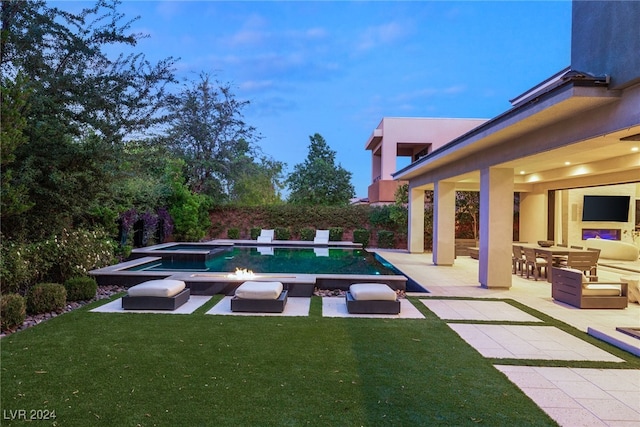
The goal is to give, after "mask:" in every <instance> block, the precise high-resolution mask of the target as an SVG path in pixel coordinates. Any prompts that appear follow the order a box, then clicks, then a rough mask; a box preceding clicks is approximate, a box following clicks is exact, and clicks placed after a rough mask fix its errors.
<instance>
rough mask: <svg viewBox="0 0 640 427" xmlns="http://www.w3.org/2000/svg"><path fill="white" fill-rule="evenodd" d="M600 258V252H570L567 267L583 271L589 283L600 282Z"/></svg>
mask: <svg viewBox="0 0 640 427" xmlns="http://www.w3.org/2000/svg"><path fill="white" fill-rule="evenodd" d="M599 258H600V252H598V251H584V252H569V256H568V257H567V267H568V268H573V269H575V270H580V271H582V273H583V274H584V275H585V276H587V278H588V279H589V281H592V282H594V281H597V280H598V276H597V272H598V259H599Z"/></svg>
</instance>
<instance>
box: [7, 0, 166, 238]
mask: <svg viewBox="0 0 640 427" xmlns="http://www.w3.org/2000/svg"><path fill="white" fill-rule="evenodd" d="M118 4H119V2H118V1H117V0H112V1H109V0H99V1H98V2H97V3H96V5H95V6H94V7H92V8H86V9H83V10H82V11H81V12H79V13H77V14H73V13H69V12H65V11H62V10H60V9H58V8H55V7H49V6H48V4H47V3H46V2H44V1H28V2H27V1H6V0H5V1H2V2H1V10H0V13H1V22H2V32H1V39H0V71H1V72H2V76H3V82H2V86H3V92H4V89H5V88H10V87H12V85H13V87H20V89H21V90H23V91H24V93H28V97H27V98H26V102H25V104H24V105H23V106H21V107H20V109H19V110H17V111H16V110H15V108H14V112H15V113H16V115H15V117H16V120H12V119H9V120H8V121H6V122H5V121H4V120H3V123H2V126H3V132H7V133H9V134H11V135H14V139H15V138H21V139H20V143H19V144H14V145H15V149H14V150H13V152H12V153H11V156H12V157H11V158H9V159H8V161H7V163H5V162H4V159H3V193H4V192H6V191H5V190H6V189H7V188H11V189H14V190H17V189H20V192H19V194H20V197H19V198H18V197H12V198H8V199H6V200H5V199H4V197H3V212H5V211H6V212H9V213H11V212H16V211H20V215H19V216H18V215H13V216H11V217H10V218H9V219H10V220H9V221H5V220H4V219H5V218H4V215H3V221H2V231H3V233H5V235H14V236H16V235H20V234H22V235H24V236H29V237H30V238H38V237H39V236H42V234H49V233H55V232H56V231H58V230H56V229H59V228H61V227H68V226H73V225H78V224H82V223H85V222H87V221H90V220H91V219H90V218H89V216H90V215H88V212H89V211H90V210H91V209H92V208H93V207H94V206H99V205H103V204H104V203H105V201H106V202H107V203H108V199H109V193H108V189H109V184H110V183H112V182H114V181H116V180H117V179H118V178H119V170H118V163H119V162H118V155H119V154H120V153H121V150H120V147H119V146H120V145H121V144H122V142H123V141H124V139H125V137H126V136H128V135H131V134H133V133H136V132H143V131H146V130H147V129H149V128H150V127H153V126H154V125H156V124H158V123H160V122H161V121H162V119H163V118H162V116H161V115H160V114H158V113H159V112H160V111H161V110H160V109H161V108H162V107H163V106H164V102H165V100H166V97H165V86H166V84H168V83H170V82H172V81H174V78H173V70H172V66H173V59H172V58H169V59H167V60H164V61H161V62H159V63H158V64H156V65H152V64H150V63H149V62H148V61H146V60H145V58H144V56H143V55H141V54H133V53H132V54H129V55H124V54H120V55H115V57H111V56H113V55H109V54H108V53H107V52H108V51H109V50H108V49H107V47H111V46H117V47H123V46H124V48H131V47H134V46H135V45H136V43H137V41H138V40H139V39H140V38H141V37H143V36H142V35H140V34H131V33H130V32H129V31H130V26H131V23H132V22H133V21H124V23H123V15H122V14H121V13H118V12H117V6H118ZM111 51H113V49H111ZM14 99H15V98H14ZM12 105H17V104H15V103H14V104H12ZM9 108H13V107H11V106H10V107H9ZM25 112H28V114H27V113H25ZM4 113H5V110H3V115H4ZM25 120H26V122H25ZM3 140H4V134H3ZM4 148H5V147H4V143H3V149H4ZM4 154H5V153H3V156H4ZM8 163H10V168H11V173H9V174H8V175H4V172H5V171H6V168H5V165H8ZM7 167H8V166H7ZM5 184H6V185H5ZM3 196H4V194H3ZM5 202H6V203H5ZM25 208H29V209H25Z"/></svg>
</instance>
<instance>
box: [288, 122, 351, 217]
mask: <svg viewBox="0 0 640 427" xmlns="http://www.w3.org/2000/svg"><path fill="white" fill-rule="evenodd" d="M309 140H310V144H309V154H308V155H307V158H306V160H305V161H304V163H299V164H297V165H295V166H294V169H293V172H292V173H291V174H289V176H288V177H287V180H286V183H287V186H288V187H289V189H290V193H289V198H288V200H289V202H290V203H296V204H303V205H326V206H336V205H346V204H348V203H349V200H350V199H351V198H352V197H353V196H354V194H355V190H354V188H353V185H352V184H351V172H349V171H347V170H346V169H344V168H343V167H342V166H340V165H339V164H338V165H336V164H335V159H336V153H335V151H333V150H331V149H330V148H329V145H328V144H327V142H326V141H325V140H324V138H323V137H322V136H321V135H320V134H318V133H316V134H314V135H313V136H309Z"/></svg>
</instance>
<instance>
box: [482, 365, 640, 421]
mask: <svg viewBox="0 0 640 427" xmlns="http://www.w3.org/2000/svg"><path fill="white" fill-rule="evenodd" d="M495 367H496V369H498V370H500V371H501V372H502V373H504V374H505V375H506V376H507V377H508V378H509V380H511V381H512V382H513V383H514V384H516V385H517V386H518V387H519V388H520V389H521V390H522V391H523V392H524V393H526V395H527V396H529V397H530V398H531V399H532V400H533V401H534V402H535V403H536V404H537V405H538V406H539V407H540V408H542V410H544V411H545V412H546V413H547V414H549V416H550V417H551V418H553V419H554V420H555V421H556V422H557V423H558V424H560V425H563V426H578V425H579V426H614V425H615V426H638V425H640V395H639V394H638V391H639V390H640V371H638V370H633V369H589V368H562V367H536V366H503V365H495Z"/></svg>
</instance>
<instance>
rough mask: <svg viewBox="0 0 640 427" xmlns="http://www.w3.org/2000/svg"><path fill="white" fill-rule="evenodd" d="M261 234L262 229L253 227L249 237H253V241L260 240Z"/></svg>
mask: <svg viewBox="0 0 640 427" xmlns="http://www.w3.org/2000/svg"><path fill="white" fill-rule="evenodd" d="M261 232H262V229H261V228H259V227H251V230H249V237H251V240H258V236H259V235H260V233H261Z"/></svg>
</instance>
